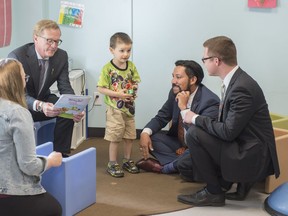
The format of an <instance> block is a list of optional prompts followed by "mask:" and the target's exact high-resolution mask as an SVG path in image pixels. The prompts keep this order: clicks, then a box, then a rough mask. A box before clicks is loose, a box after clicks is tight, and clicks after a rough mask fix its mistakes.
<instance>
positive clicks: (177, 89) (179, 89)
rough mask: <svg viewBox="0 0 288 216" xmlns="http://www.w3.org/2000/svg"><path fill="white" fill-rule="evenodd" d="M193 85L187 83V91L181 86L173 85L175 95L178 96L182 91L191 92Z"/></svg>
mask: <svg viewBox="0 0 288 216" xmlns="http://www.w3.org/2000/svg"><path fill="white" fill-rule="evenodd" d="M190 88H191V85H190V83H189V81H187V85H186V89H182V88H181V87H180V86H178V85H175V84H172V89H173V93H174V94H175V95H177V94H178V93H179V92H181V91H190Z"/></svg>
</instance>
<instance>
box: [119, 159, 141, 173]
mask: <svg viewBox="0 0 288 216" xmlns="http://www.w3.org/2000/svg"><path fill="white" fill-rule="evenodd" d="M122 168H123V169H124V170H126V171H128V172H130V173H139V169H138V167H137V166H136V165H135V163H134V161H133V160H131V159H130V160H128V161H126V162H124V163H123V165H122Z"/></svg>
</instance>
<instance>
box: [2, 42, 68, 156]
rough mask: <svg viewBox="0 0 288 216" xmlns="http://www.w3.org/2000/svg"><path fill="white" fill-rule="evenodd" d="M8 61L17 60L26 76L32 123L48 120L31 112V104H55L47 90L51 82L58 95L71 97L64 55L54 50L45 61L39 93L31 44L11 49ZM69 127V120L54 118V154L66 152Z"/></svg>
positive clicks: (36, 61) (37, 113) (33, 47)
mask: <svg viewBox="0 0 288 216" xmlns="http://www.w3.org/2000/svg"><path fill="white" fill-rule="evenodd" d="M8 57H9V58H15V59H18V60H19V61H20V62H21V63H22V65H23V68H24V71H25V73H26V74H27V75H29V76H30V78H29V80H28V82H27V83H26V101H27V104H28V109H29V111H30V112H31V114H32V117H33V120H34V121H43V120H47V119H50V118H49V117H46V116H45V115H44V114H43V113H40V112H35V111H33V103H34V101H35V100H40V101H45V102H51V103H55V102H56V101H57V100H58V97H56V96H55V95H52V94H51V92H50V89H49V88H50V87H51V86H52V84H53V83H54V82H55V81H57V87H58V90H59V93H60V94H74V90H73V89H72V87H71V84H70V81H69V76H68V55H67V53H66V52H65V51H64V50H61V49H59V48H58V49H57V51H56V53H55V54H54V56H52V57H50V58H49V67H48V70H47V72H46V74H47V75H46V77H47V78H46V80H45V83H44V86H43V88H42V90H41V92H39V88H40V86H39V76H40V67H39V63H38V58H37V54H36V51H35V45H34V43H29V44H26V45H24V46H22V47H19V48H17V49H15V50H14V51H12V52H11V53H10V54H9V55H8ZM73 127H74V122H73V120H71V119H64V118H58V117H57V119H56V125H55V131H54V142H53V143H54V150H55V151H59V152H62V153H69V152H70V147H71V139H72V133H73Z"/></svg>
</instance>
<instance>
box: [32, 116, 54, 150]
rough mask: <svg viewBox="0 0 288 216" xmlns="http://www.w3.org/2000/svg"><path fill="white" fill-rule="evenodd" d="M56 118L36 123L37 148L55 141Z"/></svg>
mask: <svg viewBox="0 0 288 216" xmlns="http://www.w3.org/2000/svg"><path fill="white" fill-rule="evenodd" d="M55 124H56V118H53V119H49V120H45V121H38V122H34V130H35V141H36V146H38V145H40V144H42V143H46V142H53V141H54V128H55Z"/></svg>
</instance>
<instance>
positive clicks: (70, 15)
mask: <svg viewBox="0 0 288 216" xmlns="http://www.w3.org/2000/svg"><path fill="white" fill-rule="evenodd" d="M83 15H84V5H83V4H77V3H73V2H66V1H61V6H60V13H59V18H58V24H61V25H68V26H72V27H77V28H81V27H82V25H83Z"/></svg>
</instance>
